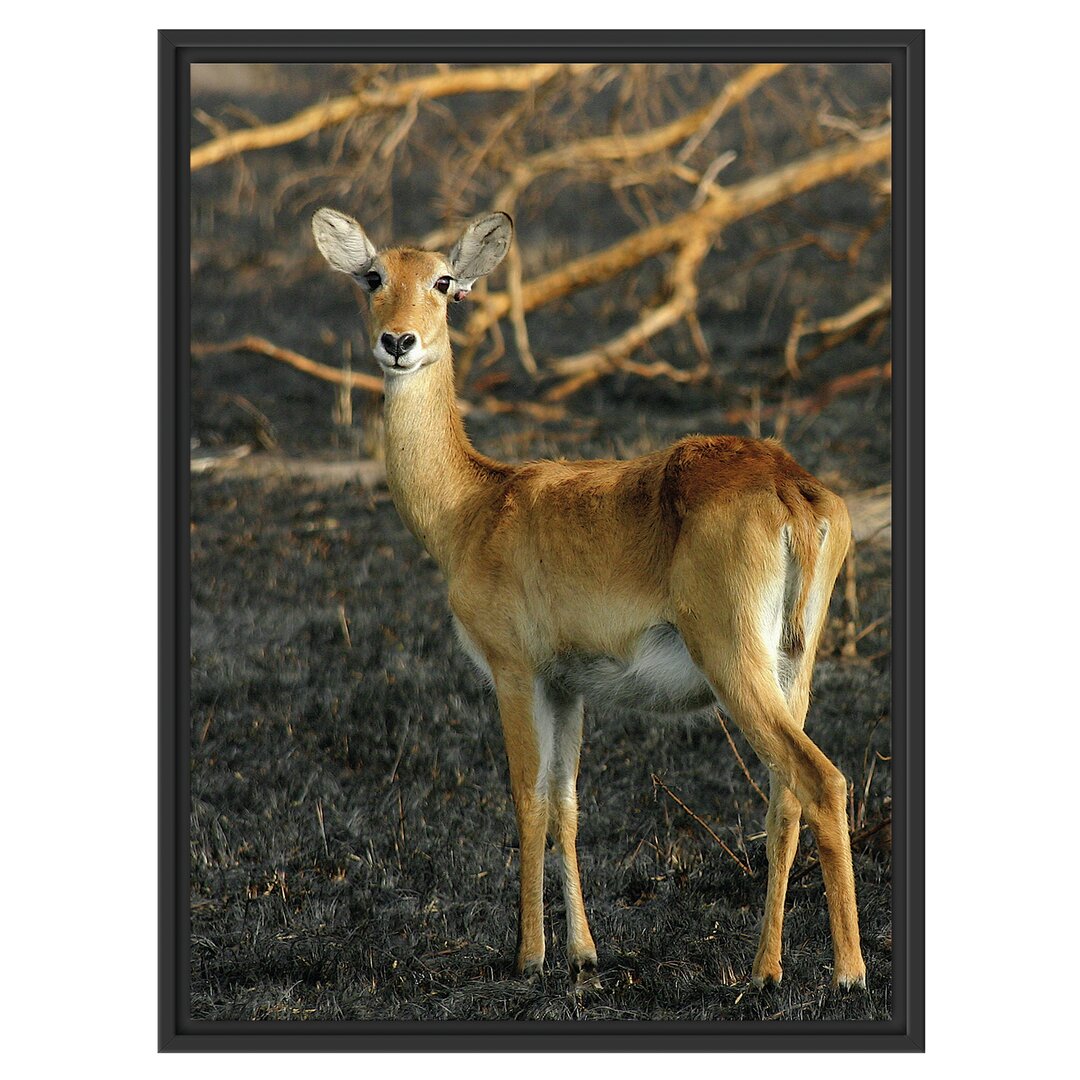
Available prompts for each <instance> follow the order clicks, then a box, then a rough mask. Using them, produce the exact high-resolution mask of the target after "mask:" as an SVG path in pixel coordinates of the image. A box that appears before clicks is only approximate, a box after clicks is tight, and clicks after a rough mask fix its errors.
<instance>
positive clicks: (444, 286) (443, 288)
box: [435, 277, 450, 295]
mask: <svg viewBox="0 0 1080 1080" xmlns="http://www.w3.org/2000/svg"><path fill="white" fill-rule="evenodd" d="M435 288H436V289H438V290H439V292H441V293H443V294H444V295H445V294H446V293H448V292H449V291H450V279H449V278H448V277H441V278H439V280H438V281H436V282H435Z"/></svg>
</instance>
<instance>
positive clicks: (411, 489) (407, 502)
mask: <svg viewBox="0 0 1080 1080" xmlns="http://www.w3.org/2000/svg"><path fill="white" fill-rule="evenodd" d="M385 387H386V389H385V404H384V408H383V414H384V418H385V421H386V479H387V483H388V485H389V487H390V494H391V495H392V496H393V499H394V505H395V506H396V507H397V509H398V513H399V514H400V515H401V517H402V520H404V522H405V524H406V525H407V526H408V528H409V530H410V531H411V532H412V534H413V535H414V536H415V537H416V538H417V539H418V540H419V541H420V542H421V543H422V544H423V545H424V547H425V548H427V550H428V551H429V552H430V553H431V555H432V556H433V558H434V559H435V561H436V562H437V563H438V564H439V566H440V567H441V568H442V570H443V571H444V572H445V571H446V570H447V568H448V566H449V564H450V562H451V560H452V559H453V556H454V552H455V547H456V545H455V539H454V538H455V527H456V526H458V525H460V521H461V509H462V505H463V504H464V503H465V502H467V501H469V500H470V499H472V498H473V497H475V496H477V495H478V494H480V492H481V491H482V489H484V488H485V487H487V486H488V485H489V484H490V483H491V482H492V477H491V474H490V470H489V469H487V468H485V467H484V465H485V463H486V459H485V458H483V457H482V456H481V455H480V454H478V453H477V452H476V450H475V449H473V446H472V444H471V443H470V442H469V437H468V436H467V435H466V433H465V425H464V424H463V423H462V420H461V416H460V414H459V412H458V407H457V393H456V388H455V386H454V365H453V360H452V358H451V355H450V348H449V344H447V345H446V347H445V348H443V349H441V350H439V351H438V353H437V354H433V358H432V359H431V360H430V361H429V362H428V363H427V364H425V366H424V367H422V368H421V369H420V370H419V371H415V372H412V373H410V374H408V375H395V376H388V377H387V378H386V380H385ZM490 464H492V465H493V464H494V463H493V462H492V463H490Z"/></svg>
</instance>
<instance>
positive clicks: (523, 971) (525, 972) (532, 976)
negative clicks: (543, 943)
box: [517, 960, 544, 982]
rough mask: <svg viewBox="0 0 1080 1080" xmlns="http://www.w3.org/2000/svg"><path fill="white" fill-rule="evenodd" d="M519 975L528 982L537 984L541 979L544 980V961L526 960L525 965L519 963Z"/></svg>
mask: <svg viewBox="0 0 1080 1080" xmlns="http://www.w3.org/2000/svg"><path fill="white" fill-rule="evenodd" d="M517 973H518V975H520V976H521V978H523V979H524V980H525V981H526V982H537V981H538V980H539V979H541V978H543V975H544V961H543V960H526V961H524V962H523V963H519V964H518V966H517Z"/></svg>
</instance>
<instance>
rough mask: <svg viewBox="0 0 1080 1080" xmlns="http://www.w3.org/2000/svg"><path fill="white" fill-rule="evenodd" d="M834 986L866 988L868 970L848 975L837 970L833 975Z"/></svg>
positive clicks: (849, 988) (846, 988)
mask: <svg viewBox="0 0 1080 1080" xmlns="http://www.w3.org/2000/svg"><path fill="white" fill-rule="evenodd" d="M833 986H835V987H836V988H837V989H839V990H865V989H866V972H865V970H864V971H861V972H852V973H851V974H847V975H845V974H840V973H839V972H837V973H836V974H835V975H834V976H833Z"/></svg>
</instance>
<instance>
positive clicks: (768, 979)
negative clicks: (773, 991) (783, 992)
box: [750, 960, 784, 990]
mask: <svg viewBox="0 0 1080 1080" xmlns="http://www.w3.org/2000/svg"><path fill="white" fill-rule="evenodd" d="M783 977H784V969H783V968H782V967H781V966H780V961H779V960H774V961H772V962H771V963H770V962H768V961H766V960H755V961H754V970H753V973H752V974H751V976H750V985H751V986H752V987H753V988H754V989H755V990H761V989H762V988H763V987H764V986H765V985H766V984H767V983H773V984H774V985H775V986H779V985H780V980H781V979H783Z"/></svg>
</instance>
